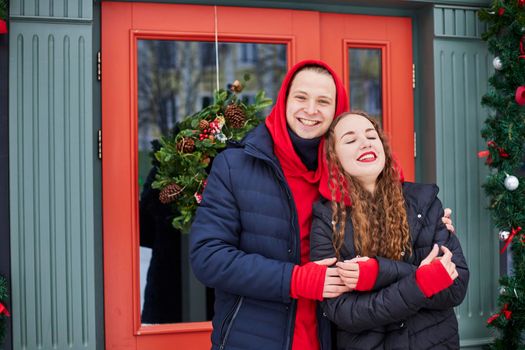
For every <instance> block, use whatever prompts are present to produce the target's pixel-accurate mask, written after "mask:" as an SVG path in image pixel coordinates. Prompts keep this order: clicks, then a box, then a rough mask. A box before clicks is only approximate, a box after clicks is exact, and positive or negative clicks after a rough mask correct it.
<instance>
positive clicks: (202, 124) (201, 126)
mask: <svg viewBox="0 0 525 350" xmlns="http://www.w3.org/2000/svg"><path fill="white" fill-rule="evenodd" d="M209 126H210V123H209V122H208V121H207V120H206V119H202V120H201V121H200V122H199V129H201V130H204V129H208V127H209Z"/></svg>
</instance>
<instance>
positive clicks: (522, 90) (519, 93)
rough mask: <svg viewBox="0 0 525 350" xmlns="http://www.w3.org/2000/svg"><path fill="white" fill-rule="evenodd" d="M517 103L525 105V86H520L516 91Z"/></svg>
mask: <svg viewBox="0 0 525 350" xmlns="http://www.w3.org/2000/svg"><path fill="white" fill-rule="evenodd" d="M516 103H517V104H519V105H520V106H523V105H525V85H522V86H518V88H517V89H516Z"/></svg>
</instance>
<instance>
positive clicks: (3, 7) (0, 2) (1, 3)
mask: <svg viewBox="0 0 525 350" xmlns="http://www.w3.org/2000/svg"><path fill="white" fill-rule="evenodd" d="M7 2H8V0H0V20H1V19H3V20H4V21H5V20H7V13H8V7H7Z"/></svg>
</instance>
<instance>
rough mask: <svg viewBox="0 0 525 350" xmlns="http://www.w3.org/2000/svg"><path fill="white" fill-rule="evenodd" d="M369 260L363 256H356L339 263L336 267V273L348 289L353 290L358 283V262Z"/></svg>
mask: <svg viewBox="0 0 525 350" xmlns="http://www.w3.org/2000/svg"><path fill="white" fill-rule="evenodd" d="M368 259H369V258H368V257H366V256H364V257H360V256H357V257H355V258H353V259H351V260H345V261H339V262H338V263H337V264H336V266H337V273H338V274H339V276H340V277H341V280H342V281H343V283H344V284H345V285H346V286H347V287H348V288H349V289H350V290H354V289H355V287H356V286H357V282H358V281H359V264H358V263H357V262H359V261H367V260H368Z"/></svg>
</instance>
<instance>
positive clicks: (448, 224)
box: [441, 208, 456, 233]
mask: <svg viewBox="0 0 525 350" xmlns="http://www.w3.org/2000/svg"><path fill="white" fill-rule="evenodd" d="M450 215H452V209H450V208H445V215H444V216H443V217H442V218H441V220H442V221H443V223H444V224H445V226H446V227H447V230H449V231H450V232H452V233H455V232H456V229H455V228H454V225H453V223H452V219H451V218H450Z"/></svg>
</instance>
